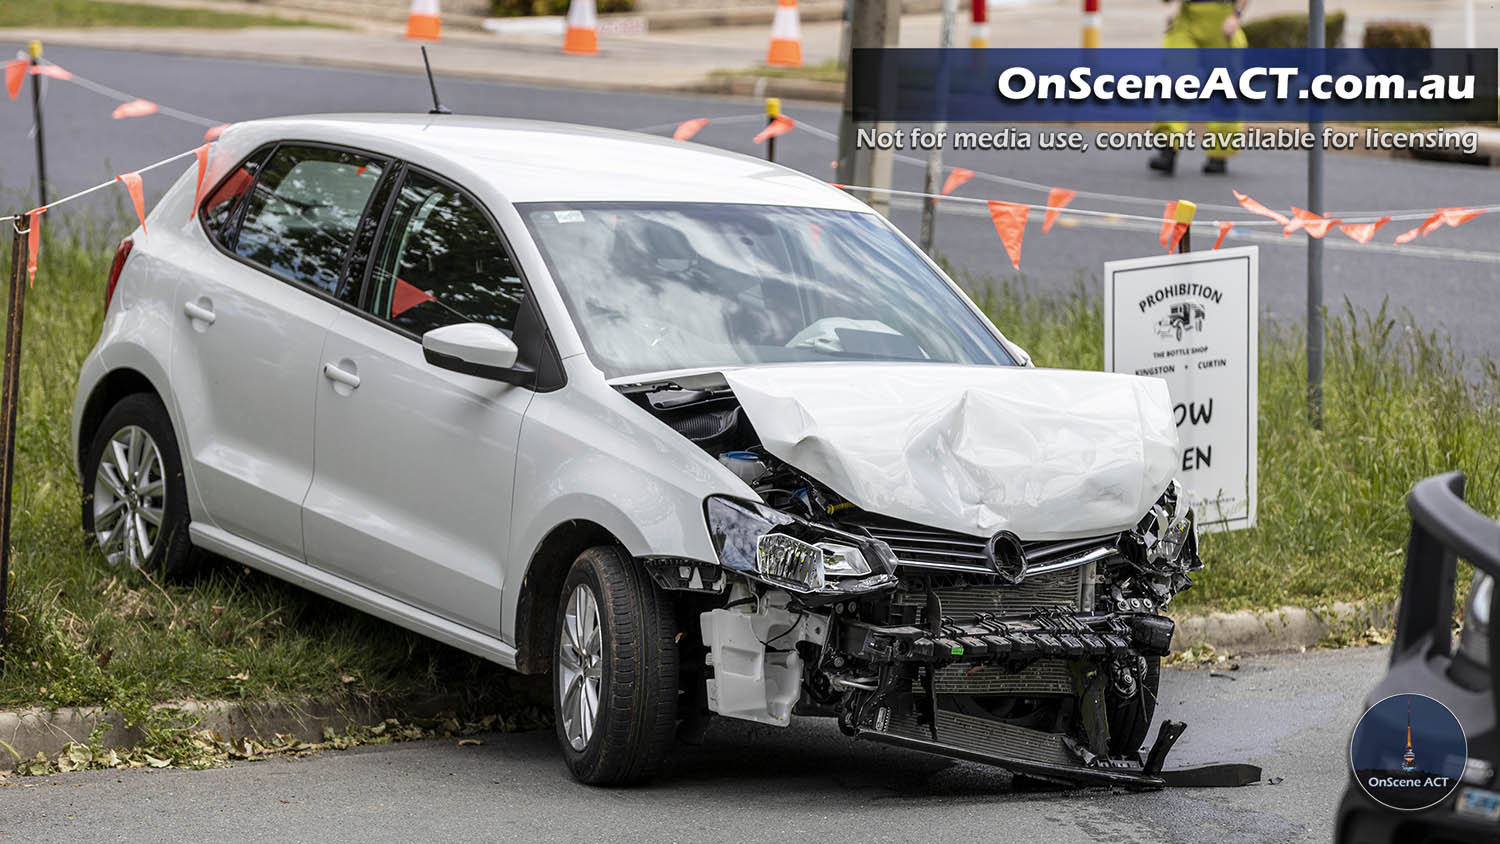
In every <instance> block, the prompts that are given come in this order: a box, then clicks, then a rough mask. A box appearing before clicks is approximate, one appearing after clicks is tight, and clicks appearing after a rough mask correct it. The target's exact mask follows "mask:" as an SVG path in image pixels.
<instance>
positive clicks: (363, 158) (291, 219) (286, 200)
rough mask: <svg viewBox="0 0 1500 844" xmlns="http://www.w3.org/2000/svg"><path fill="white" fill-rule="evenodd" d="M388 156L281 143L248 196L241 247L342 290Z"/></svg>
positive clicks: (303, 279)
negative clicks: (361, 222)
mask: <svg viewBox="0 0 1500 844" xmlns="http://www.w3.org/2000/svg"><path fill="white" fill-rule="evenodd" d="M384 169H385V162H383V161H380V160H378V159H374V158H371V157H370V156H367V155H363V154H361V153H355V152H346V151H342V150H335V149H327V148H323V147H298V146H281V147H278V148H277V150H276V153H275V154H274V155H272V156H271V159H270V161H268V162H266V165H265V167H264V168H262V170H261V173H260V178H259V179H257V180H256V182H255V190H254V191H253V192H252V194H251V196H250V197H249V199H248V200H247V201H246V207H245V211H244V221H243V222H242V223H241V224H240V230H239V237H238V239H237V240H236V242H235V252H236V253H238V254H239V255H240V256H242V257H244V258H245V259H247V260H249V261H252V262H254V263H256V264H259V265H260V266H262V267H264V268H266V269H267V270H270V271H271V272H273V273H275V274H276V275H279V276H281V277H283V278H286V279H289V280H291V281H295V282H298V283H300V284H305V285H307V286H309V287H312V288H314V289H316V290H320V291H322V292H324V293H327V294H329V295H337V294H338V288H339V284H340V279H341V278H342V276H343V270H344V260H345V258H346V256H347V255H348V253H349V246H350V244H351V243H352V242H353V240H354V231H355V228H356V227H357V226H358V224H359V220H360V217H361V216H362V215H363V214H364V211H365V205H366V204H367V203H368V201H369V199H370V194H371V193H372V192H373V191H374V190H375V186H376V185H377V184H379V182H380V176H381V174H382V173H383V172H384Z"/></svg>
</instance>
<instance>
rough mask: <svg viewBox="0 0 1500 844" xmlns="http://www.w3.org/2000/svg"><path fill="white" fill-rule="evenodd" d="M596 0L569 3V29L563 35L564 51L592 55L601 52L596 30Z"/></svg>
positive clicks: (575, 0) (578, 0) (580, 0)
mask: <svg viewBox="0 0 1500 844" xmlns="http://www.w3.org/2000/svg"><path fill="white" fill-rule="evenodd" d="M594 27H595V20H594V0H573V2H571V3H569V4H568V31H567V34H565V35H564V36H563V52H564V53H575V54H577V55H581V56H592V55H594V54H596V53H598V52H599V34H598V33H597V32H595V31H594Z"/></svg>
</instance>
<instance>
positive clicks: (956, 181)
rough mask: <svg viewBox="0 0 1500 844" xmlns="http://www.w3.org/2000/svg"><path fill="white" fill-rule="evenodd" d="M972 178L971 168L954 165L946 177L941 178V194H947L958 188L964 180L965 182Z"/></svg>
mask: <svg viewBox="0 0 1500 844" xmlns="http://www.w3.org/2000/svg"><path fill="white" fill-rule="evenodd" d="M972 178H974V171H973V170H968V169H966V168H963V167H954V168H953V170H952V171H951V172H950V173H949V174H948V178H947V179H944V180H943V190H942V194H943V196H947V195H948V194H950V193H953V192H954V191H956V190H958V189H959V187H960V186H961V185H962V184H963V183H964V182H967V181H968V180H970V179H972Z"/></svg>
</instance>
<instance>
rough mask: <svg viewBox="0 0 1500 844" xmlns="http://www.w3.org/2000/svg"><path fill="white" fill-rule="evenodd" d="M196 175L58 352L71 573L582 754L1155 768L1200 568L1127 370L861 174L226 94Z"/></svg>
mask: <svg viewBox="0 0 1500 844" xmlns="http://www.w3.org/2000/svg"><path fill="white" fill-rule="evenodd" d="M194 202H195V183H194V174H193V173H192V172H189V173H185V174H184V175H183V176H182V178H181V179H180V180H179V181H178V182H177V184H176V185H175V186H174V187H173V188H172V189H171V190H170V191H169V192H168V193H167V195H166V196H165V197H164V198H163V199H162V201H161V202H160V204H159V205H158V206H157V207H156V208H155V209H154V210H153V212H152V214H151V215H150V217H149V218H148V220H147V226H146V227H145V229H142V230H137V231H136V232H135V234H134V235H132V237H131V238H129V239H127V240H126V241H125V242H123V243H122V244H121V248H120V251H119V254H118V255H117V256H116V261H115V265H114V267H113V269H112V271H111V274H110V278H109V281H108V288H107V291H106V296H107V299H108V310H107V316H106V318H105V321H104V326H103V331H102V333H101V336H100V338H99V342H98V345H97V346H96V347H95V348H94V349H93V351H92V352H91V353H90V354H89V356H88V358H87V360H86V362H85V363H84V366H83V370H82V374H81V376H80V379H79V385H78V394H77V402H76V404H75V409H74V444H75V454H76V457H77V461H78V468H79V472H80V476H81V478H82V479H83V487H84V508H83V522H84V526H85V528H86V529H87V530H88V531H89V532H90V533H92V534H93V535H94V536H96V537H97V539H98V542H99V544H100V546H101V548H102V550H103V553H104V555H105V556H106V558H107V559H108V560H109V561H110V562H111V563H114V564H119V565H130V566H139V567H154V568H159V569H162V570H165V571H166V572H167V573H176V572H179V571H181V570H182V569H183V568H185V567H186V566H187V565H189V563H190V562H191V561H192V560H193V559H194V555H193V554H192V553H191V551H192V549H193V548H197V549H204V550H207V551H210V552H214V553H217V554H220V555H223V556H226V557H229V558H232V559H234V560H238V561H240V562H242V563H244V564H246V565H249V566H253V567H256V568H258V569H261V570H263V571H266V572H269V573H271V574H273V575H276V576H278V577H282V578H285V579H287V580H290V581H292V582H294V583H297V584H300V585H302V586H305V587H306V588H308V589H311V590H313V591H316V592H320V593H322V594H324V595H328V596H331V597H333V598H334V599H336V600H339V601H342V602H344V603H347V604H349V605H351V606H354V607H358V608H361V609H363V610H366V611H368V612H370V613H373V614H375V615H377V616H380V617H382V618H385V619H388V620H390V621H392V622H395V623H397V624H400V625H404V626H406V627H409V628H411V629H413V630H417V631H420V632H422V633H424V634H426V635H428V636H431V637H433V638H435V639H438V640H441V641H443V642H447V643H449V644H451V645H454V646H456V647H459V648H462V649H464V650H467V651H470V652H472V653H475V654H479V655H482V656H484V657H488V658H490V659H492V660H495V661H496V662H499V663H501V664H503V665H506V666H509V667H512V668H515V669H516V670H518V671H521V672H524V673H531V674H534V673H545V672H551V674H552V675H553V677H554V680H553V682H552V685H553V688H554V690H555V700H556V721H557V735H558V738H559V740H560V743H561V746H562V754H563V756H564V758H565V759H566V761H567V764H568V767H569V768H570V769H571V770H572V772H573V774H574V776H576V777H577V778H578V779H580V780H582V781H585V782H589V783H624V782H632V781H639V780H642V779H644V778H647V777H649V776H651V775H652V774H654V773H655V772H657V771H658V770H659V769H660V767H661V765H662V762H663V759H664V758H665V757H666V755H667V752H668V749H669V747H670V746H671V744H672V743H673V741H674V739H675V738H678V737H680V738H683V739H686V740H692V739H693V738H694V737H696V736H701V733H702V731H703V729H704V727H705V725H706V724H707V722H708V721H709V720H710V719H711V718H712V716H714V715H720V716H725V717H730V718H741V719H747V720H750V721H756V722H760V723H764V724H771V725H786V724H789V723H790V722H791V721H792V720H793V719H794V718H796V717H810V716H826V717H829V718H834V719H837V722H838V724H839V726H840V727H841V728H842V729H843V731H844V732H845V733H847V734H848V735H850V736H853V737H856V738H861V739H868V740H872V741H877V742H886V743H890V744H896V745H903V746H907V747H912V748H918V749H921V750H926V751H930V752H934V753H939V754H944V755H948V756H952V757H961V758H968V759H975V760H982V761H986V762H991V763H994V764H996V765H1001V766H1005V767H1008V768H1010V769H1012V770H1015V771H1019V772H1023V773H1026V774H1030V775H1034V776H1038V777H1044V778H1051V779H1057V780H1063V781H1066V782H1117V783H1124V784H1133V785H1145V786H1151V785H1157V784H1160V780H1159V779H1158V778H1157V777H1156V771H1157V770H1158V769H1159V767H1160V764H1159V762H1160V760H1159V755H1160V754H1159V753H1157V754H1151V756H1150V757H1143V756H1142V755H1141V754H1140V753H1139V750H1140V748H1141V745H1142V743H1143V740H1144V739H1145V737H1146V732H1147V728H1148V727H1149V725H1150V722H1151V718H1152V711H1153V704H1154V692H1155V689H1156V685H1157V677H1158V665H1159V659H1160V657H1161V656H1162V655H1163V654H1165V653H1166V652H1167V649H1168V646H1169V643H1170V640H1171V635H1172V630H1173V625H1172V622H1171V621H1170V620H1169V619H1168V618H1166V617H1165V616H1163V615H1162V614H1161V612H1162V608H1163V607H1164V606H1165V605H1166V604H1167V602H1168V601H1169V600H1170V599H1171V598H1172V596H1173V595H1174V594H1176V593H1177V592H1178V591H1179V590H1181V589H1183V588H1185V587H1186V586H1187V585H1188V578H1187V572H1188V571H1190V570H1193V569H1195V568H1197V567H1198V566H1199V565H1200V563H1199V560H1198V555H1197V534H1196V529H1195V526H1194V521H1193V515H1192V512H1191V509H1190V508H1189V506H1188V503H1187V501H1186V499H1185V496H1184V494H1183V493H1182V492H1181V491H1179V489H1178V488H1177V486H1176V485H1175V484H1174V483H1173V481H1172V477H1171V475H1172V471H1173V468H1174V466H1175V465H1176V464H1177V461H1178V451H1177V438H1176V432H1175V428H1174V426H1173V420H1172V414H1171V410H1170V405H1169V402H1168V398H1167V392H1166V389H1165V387H1164V386H1163V385H1162V382H1160V381H1156V380H1149V379H1143V378H1136V377H1130V376H1124V375H1111V374H1104V373H1096V372H1069V371H1052V370H1044V369H1037V368H1034V367H1032V366H1030V363H1029V360H1028V359H1027V356H1026V354H1025V353H1024V352H1023V351H1022V350H1020V349H1019V348H1018V347H1016V346H1015V345H1014V344H1012V343H1010V342H1008V341H1007V340H1006V339H1005V337H1003V336H1002V335H1001V333H1000V332H999V331H998V330H996V328H995V327H994V326H993V325H991V324H990V322H989V321H988V320H987V319H986V318H985V316H984V315H983V314H982V313H981V312H980V311H979V309H978V308H976V307H975V305H974V304H973V303H972V302H971V301H970V300H969V299H968V298H967V297H966V296H965V295H964V293H963V292H962V291H961V290H960V289H959V288H958V287H957V286H955V285H954V284H953V282H951V281H950V280H949V279H948V278H946V277H945V276H944V275H943V273H942V272H941V271H940V270H939V269H938V268H937V267H936V266H935V265H934V264H933V263H932V262H931V261H930V260H928V259H927V258H926V257H925V256H924V255H922V254H921V253H920V252H919V251H918V250H917V249H915V248H913V246H912V244H911V243H910V242H908V241H907V240H906V239H905V238H904V237H902V235H901V234H900V233H898V232H897V231H896V229H895V228H893V227H892V226H891V225H890V224H889V223H888V222H886V220H885V219H883V218H882V217H880V216H878V215H877V214H875V213H873V212H872V211H871V210H870V209H869V208H868V207H866V206H865V205H863V204H862V203H860V202H858V201H856V200H855V199H853V198H851V197H850V196H849V195H847V194H846V193H844V192H842V191H839V190H836V189H834V188H832V187H829V186H828V185H825V184H823V183H821V182H819V181H817V180H815V179H812V178H810V177H808V176H805V175H802V174H800V173H797V172H794V171H792V170H788V169H786V168H783V167H778V166H775V165H772V164H767V163H765V162H763V161H759V160H755V159H752V158H747V157H743V156H739V155H733V154H729V153H724V152H719V151H715V150H712V149H708V148H705V147H701V146H697V145H693V144H686V143H680V142H676V141H669V140H664V139H658V138H653V137H646V136H641V135H632V134H626V133H619V132H610V131H604V130H598V129H592V128H583V127H570V126H560V125H551V124H539V123H526V122H515V121H503V120H492V119H474V118H461V117H451V116H431V117H429V116H341V117H307V118H291V119H278V120H266V121H255V122H250V123H243V124H239V125H236V126H234V127H232V128H230V129H228V130H227V131H225V132H224V134H223V135H222V137H221V138H220V139H219V141H218V142H217V143H216V144H215V146H214V148H213V151H212V159H211V164H210V168H209V173H208V175H207V178H206V180H205V182H204V187H203V191H202V198H201V199H200V200H198V202H197V205H196V206H195V205H194ZM1170 738H1171V737H1168V739H1167V740H1165V741H1164V742H1163V741H1159V742H1158V743H1157V744H1158V749H1160V746H1161V745H1162V744H1163V743H1165V744H1170ZM1151 757H1157V758H1151Z"/></svg>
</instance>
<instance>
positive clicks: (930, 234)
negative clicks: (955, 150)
mask: <svg viewBox="0 0 1500 844" xmlns="http://www.w3.org/2000/svg"><path fill="white" fill-rule="evenodd" d="M957 16H958V0H943V26H942V30H941V32H940V33H939V35H938V47H940V48H941V49H943V50H950V49H952V47H953V19H954V18H955V17H957ZM948 79H949V72H948V55H947V54H944V56H943V58H942V64H941V65H940V66H939V67H938V86H937V97H938V114H939V115H941V116H943V117H944V118H945V119H942V120H939V121H937V122H936V123H933V124H932V131H933V133H934V134H936V135H938V136H939V137H942V136H943V135H944V134H946V133H947V131H948V121H947V120H946V117H947V104H948ZM942 178H943V144H942V143H941V142H939V143H938V144H937V145H936V146H934V147H933V148H932V149H930V150H928V151H927V180H926V182H925V187H923V188H922V191H923V192H924V193H926V194H927V196H926V197H924V198H923V199H922V230H921V234H920V238H919V240H920V242H921V246H922V251H923V252H926V253H927V254H928V255H931V254H932V242H933V240H934V239H936V237H937V233H936V231H935V230H936V228H937V197H936V196H934V195H933V194H936V193H937V192H938V187H939V186H940V185H941V184H942V181H941V180H942Z"/></svg>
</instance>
